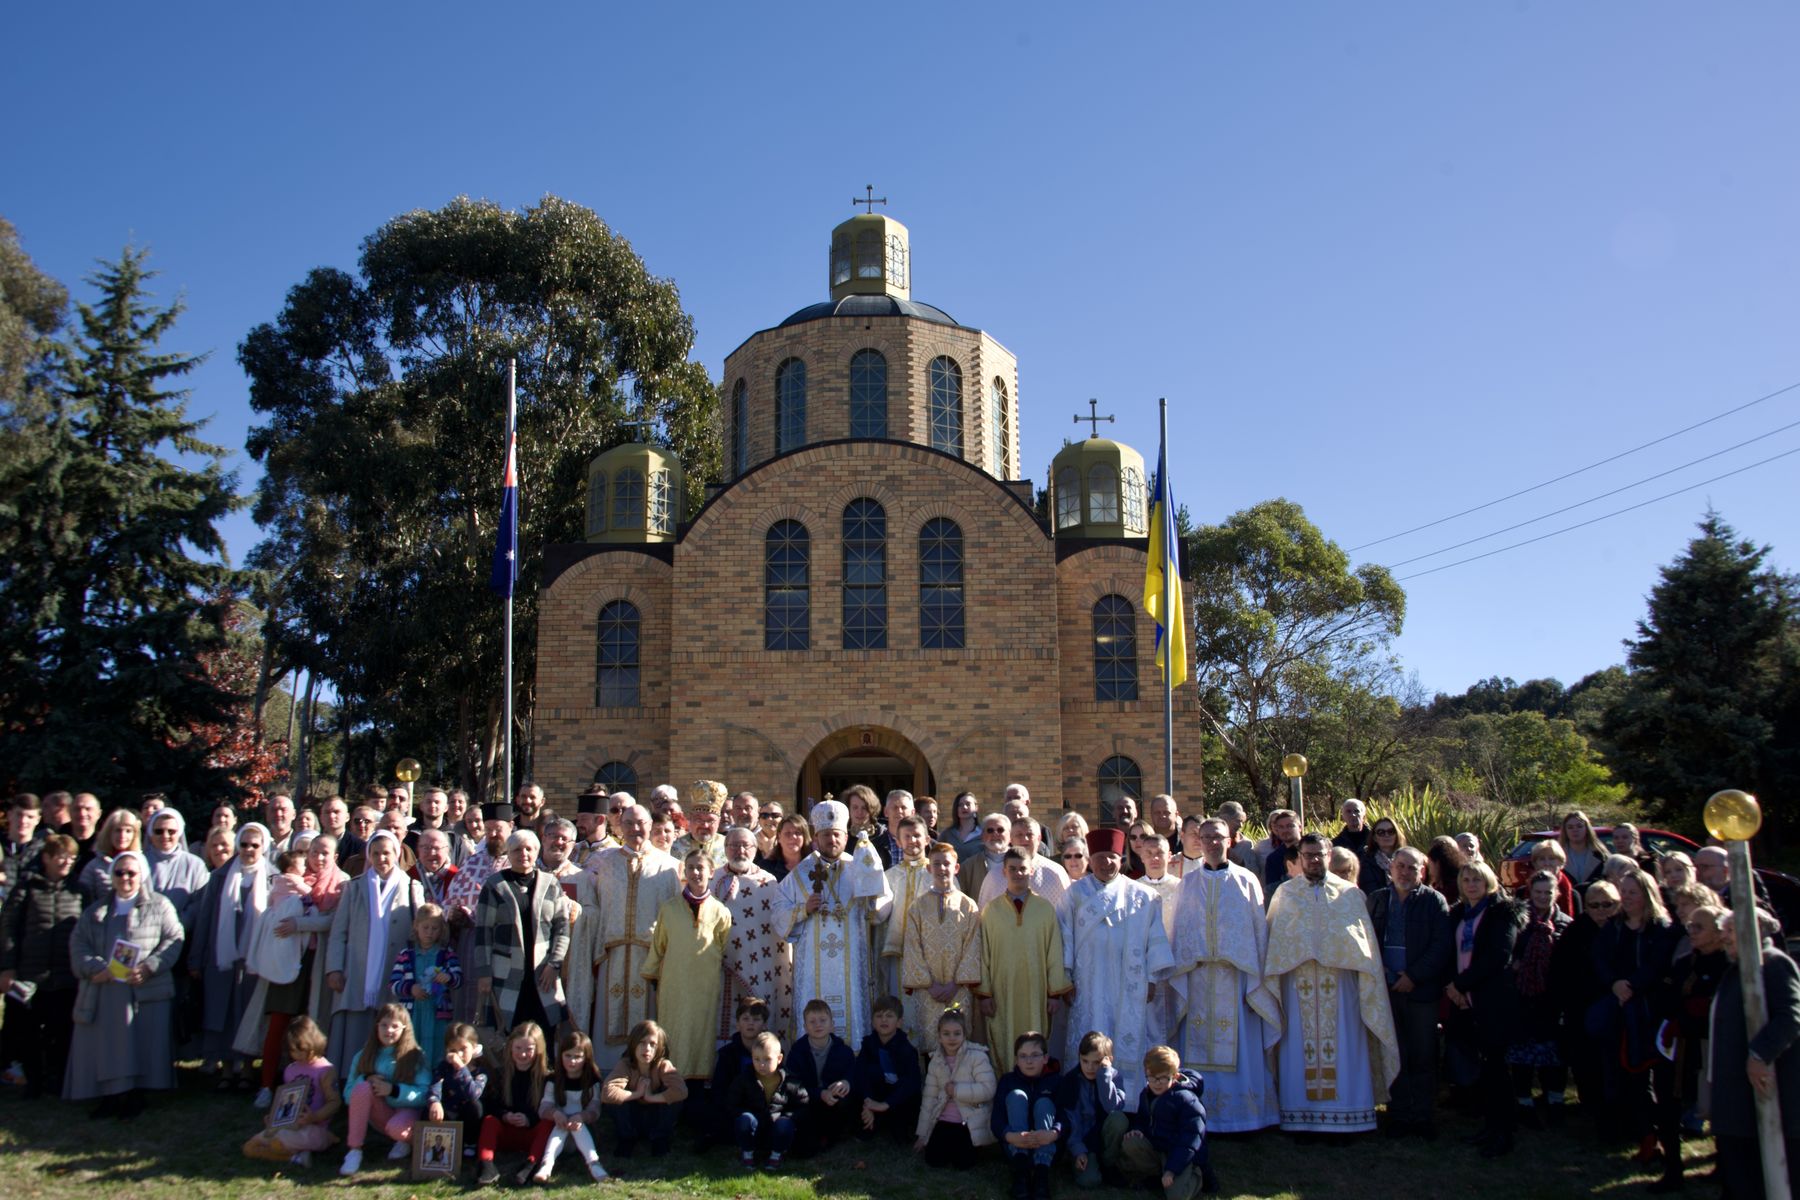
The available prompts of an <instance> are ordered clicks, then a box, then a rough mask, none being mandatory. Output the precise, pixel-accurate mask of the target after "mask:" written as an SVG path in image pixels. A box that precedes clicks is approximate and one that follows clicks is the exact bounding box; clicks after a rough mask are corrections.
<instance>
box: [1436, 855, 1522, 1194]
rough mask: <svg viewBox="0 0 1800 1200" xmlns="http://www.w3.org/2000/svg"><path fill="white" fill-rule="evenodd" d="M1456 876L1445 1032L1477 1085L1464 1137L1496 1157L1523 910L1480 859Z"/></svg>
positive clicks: (1507, 1137)
mask: <svg viewBox="0 0 1800 1200" xmlns="http://www.w3.org/2000/svg"><path fill="white" fill-rule="evenodd" d="M1456 883H1457V890H1458V893H1459V894H1460V895H1461V897H1462V898H1461V899H1460V900H1459V901H1457V903H1456V905H1455V906H1454V907H1453V908H1451V910H1450V928H1451V944H1452V945H1453V946H1454V948H1455V950H1456V974H1455V976H1454V977H1453V978H1452V979H1451V980H1450V982H1449V984H1447V985H1446V986H1445V988H1444V996H1445V998H1446V999H1448V1000H1449V1001H1450V1015H1449V1019H1448V1020H1447V1021H1446V1022H1445V1032H1446V1034H1447V1036H1448V1038H1449V1039H1450V1040H1452V1041H1455V1042H1458V1043H1460V1044H1461V1045H1462V1046H1463V1047H1464V1048H1465V1051H1466V1052H1470V1053H1473V1054H1474V1055H1475V1056H1476V1057H1478V1058H1479V1059H1480V1062H1481V1077H1480V1082H1479V1084H1478V1085H1477V1086H1478V1087H1479V1089H1480V1093H1481V1106H1482V1114H1483V1117H1484V1118H1485V1119H1484V1121H1483V1123H1482V1127H1481V1130H1480V1132H1478V1133H1476V1134H1475V1135H1473V1136H1472V1137H1470V1138H1469V1139H1468V1140H1469V1141H1470V1142H1472V1143H1474V1144H1475V1145H1478V1146H1480V1147H1481V1156H1482V1157H1483V1158H1498V1157H1500V1156H1501V1155H1503V1154H1508V1153H1511V1151H1512V1148H1513V1117H1514V1112H1513V1110H1514V1108H1515V1107H1516V1106H1515V1105H1514V1103H1513V1096H1512V1087H1511V1084H1510V1080H1509V1078H1508V1074H1507V1067H1506V1050H1507V1047H1508V1046H1509V1045H1510V1044H1511V1042H1512V1038H1513V1030H1514V1028H1515V1027H1516V1017H1517V1010H1518V997H1517V995H1516V994H1515V993H1514V991H1513V986H1512V976H1511V973H1510V971H1509V970H1508V967H1509V966H1510V964H1511V963H1512V958H1513V945H1514V943H1515V942H1516V941H1517V939H1518V936H1519V928H1520V926H1521V925H1523V924H1524V918H1525V913H1524V910H1523V909H1521V908H1520V907H1519V906H1518V905H1516V904H1514V903H1513V902H1512V901H1511V900H1510V899H1508V898H1507V896H1506V893H1504V892H1502V891H1501V890H1500V881H1499V880H1498V879H1497V878H1495V876H1494V872H1493V869H1492V868H1491V867H1489V866H1488V865H1487V864H1486V863H1483V862H1471V863H1465V864H1464V865H1463V867H1462V869H1461V870H1460V871H1458V872H1457V876H1456Z"/></svg>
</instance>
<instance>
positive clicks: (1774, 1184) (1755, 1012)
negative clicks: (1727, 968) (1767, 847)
mask: <svg viewBox="0 0 1800 1200" xmlns="http://www.w3.org/2000/svg"><path fill="white" fill-rule="evenodd" d="M1704 816H1705V821H1706V831H1707V832H1708V833H1710V834H1712V835H1713V836H1714V837H1716V838H1718V839H1719V840H1720V841H1721V842H1724V843H1725V853H1726V854H1727V855H1728V856H1729V858H1730V860H1731V911H1732V926H1733V932H1734V934H1735V936H1736V937H1737V960H1738V983H1739V984H1740V985H1742V987H1743V989H1744V1030H1745V1033H1746V1034H1747V1036H1749V1037H1752V1038H1753V1037H1755V1036H1756V1035H1757V1034H1759V1033H1761V1032H1762V1028H1763V1026H1764V1025H1767V1024H1768V1023H1769V1000H1768V996H1767V995H1765V994H1764V992H1763V977H1762V930H1761V929H1760V928H1759V927H1758V923H1757V919H1756V895H1755V890H1754V887H1753V880H1754V877H1753V876H1752V875H1751V874H1750V839H1751V838H1753V837H1755V836H1756V831H1757V830H1759V829H1761V828H1762V807H1761V806H1760V805H1758V804H1757V802H1756V797H1755V796H1752V795H1751V794H1750V793H1749V792H1740V791H1738V790H1737V789H1736V788H1727V789H1726V790H1725V791H1722V792H1714V793H1713V794H1712V796H1711V798H1710V799H1708V800H1707V802H1706V810H1705V814H1704ZM1726 1069H1727V1070H1733V1069H1738V1068H1735V1067H1734V1066H1732V1065H1729V1064H1728V1065H1727V1067H1726ZM1752 1094H1753V1095H1754V1096H1755V1097H1756V1133H1757V1141H1758V1142H1759V1143H1760V1144H1761V1147H1762V1165H1763V1191H1764V1193H1765V1194H1766V1195H1767V1196H1768V1197H1769V1200H1790V1197H1791V1196H1792V1193H1791V1192H1790V1191H1789V1190H1788V1168H1787V1142H1786V1140H1785V1139H1784V1138H1783V1136H1782V1129H1781V1097H1780V1096H1779V1095H1778V1094H1777V1093H1776V1092H1775V1090H1774V1089H1773V1088H1771V1089H1770V1091H1769V1094H1768V1095H1766V1096H1765V1095H1763V1094H1762V1093H1761V1092H1758V1091H1754V1089H1753V1090H1752Z"/></svg>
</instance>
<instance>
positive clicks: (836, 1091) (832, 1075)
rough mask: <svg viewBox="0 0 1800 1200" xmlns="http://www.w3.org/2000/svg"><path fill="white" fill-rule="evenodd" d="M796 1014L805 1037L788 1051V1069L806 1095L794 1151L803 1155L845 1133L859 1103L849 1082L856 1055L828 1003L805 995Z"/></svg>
mask: <svg viewBox="0 0 1800 1200" xmlns="http://www.w3.org/2000/svg"><path fill="white" fill-rule="evenodd" d="M800 1019H801V1023H802V1026H803V1028H805V1030H806V1036H805V1037H802V1038H800V1039H798V1040H797V1041H795V1043H794V1044H793V1046H792V1047H791V1048H790V1049H789V1050H788V1054H787V1065H788V1066H787V1069H788V1074H789V1075H791V1076H792V1077H793V1078H794V1079H795V1081H797V1082H798V1083H799V1084H800V1086H801V1087H803V1088H805V1089H806V1094H807V1096H809V1097H810V1098H811V1102H810V1103H809V1104H808V1105H807V1106H806V1114H805V1115H804V1116H803V1117H801V1118H800V1120H799V1126H800V1130H799V1133H798V1135H797V1136H796V1139H795V1142H794V1153H795V1154H796V1155H798V1156H799V1157H801V1158H805V1157H807V1156H809V1155H813V1154H817V1153H818V1152H819V1151H821V1150H823V1149H824V1148H825V1147H827V1146H830V1145H832V1144H834V1143H836V1142H839V1141H842V1140H843V1139H844V1138H845V1137H847V1136H849V1134H850V1125H851V1122H852V1121H853V1120H855V1114H856V1112H857V1111H858V1110H859V1108H860V1107H861V1106H860V1105H859V1104H858V1103H857V1100H856V1096H855V1091H856V1089H855V1086H854V1084H853V1082H852V1081H853V1079H854V1078H855V1075H856V1055H855V1054H854V1053H852V1052H851V1050H850V1047H849V1046H847V1045H845V1044H844V1039H843V1038H840V1037H839V1036H838V1035H837V1033H836V1029H837V1021H836V1019H835V1018H834V1017H833V1016H832V1013H831V1005H829V1004H827V1003H825V1001H823V1000H808V1001H807V1002H806V1007H805V1008H804V1009H802V1010H801V1012H800Z"/></svg>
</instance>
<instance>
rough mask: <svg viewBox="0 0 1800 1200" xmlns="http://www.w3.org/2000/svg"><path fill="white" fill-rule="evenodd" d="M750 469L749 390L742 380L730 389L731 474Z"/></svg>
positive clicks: (738, 473) (741, 472)
mask: <svg viewBox="0 0 1800 1200" xmlns="http://www.w3.org/2000/svg"><path fill="white" fill-rule="evenodd" d="M749 469H750V389H749V387H748V386H747V385H746V384H745V383H744V381H743V380H741V379H740V380H738V381H737V386H736V387H734V388H732V389H731V473H732V475H734V476H737V475H742V474H743V473H744V472H745V471H748V470H749Z"/></svg>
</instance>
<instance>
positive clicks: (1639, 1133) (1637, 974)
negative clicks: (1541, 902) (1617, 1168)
mask: <svg viewBox="0 0 1800 1200" xmlns="http://www.w3.org/2000/svg"><path fill="white" fill-rule="evenodd" d="M1615 886H1617V888H1618V889H1619V915H1618V917H1616V918H1615V919H1614V920H1612V921H1609V922H1608V923H1607V926H1606V929H1605V930H1604V931H1602V933H1601V935H1600V937H1599V939H1598V941H1596V942H1595V945H1594V955H1595V961H1594V966H1595V970H1596V971H1597V973H1598V976H1599V982H1600V983H1602V984H1604V985H1605V986H1606V989H1607V996H1606V998H1605V999H1604V1000H1602V1001H1601V1002H1599V1003H1598V1004H1596V1005H1595V1006H1594V1007H1593V1008H1591V1009H1589V1012H1588V1022H1587V1031H1588V1033H1589V1034H1591V1035H1593V1036H1594V1038H1595V1040H1596V1041H1597V1042H1598V1043H1599V1045H1600V1051H1601V1055H1600V1060H1601V1063H1602V1065H1603V1067H1604V1072H1605V1075H1604V1078H1605V1087H1606V1101H1607V1104H1608V1106H1609V1107H1610V1108H1611V1109H1612V1110H1614V1111H1615V1112H1616V1113H1617V1114H1618V1116H1619V1118H1620V1119H1621V1120H1622V1121H1623V1122H1624V1125H1625V1129H1624V1132H1626V1133H1628V1134H1629V1135H1630V1136H1631V1137H1632V1138H1633V1139H1634V1140H1635V1141H1637V1143H1638V1155H1637V1159H1638V1161H1639V1162H1640V1163H1644V1164H1649V1163H1652V1162H1655V1161H1656V1158H1657V1143H1658V1142H1659V1141H1660V1142H1661V1143H1662V1158H1663V1173H1664V1177H1665V1178H1675V1179H1678V1178H1680V1175H1681V1125H1680V1122H1679V1121H1678V1120H1677V1121H1675V1122H1668V1121H1659V1120H1658V1119H1657V1105H1656V1097H1657V1096H1661V1095H1667V1094H1668V1093H1669V1092H1670V1090H1671V1089H1673V1088H1674V1087H1675V1070H1674V1064H1673V1063H1671V1062H1670V1061H1669V1060H1668V1059H1666V1058H1664V1057H1663V1056H1662V1054H1661V1053H1660V1052H1659V1051H1658V1050H1657V1049H1656V1044H1655V1043H1656V1027H1657V1025H1658V1024H1659V1021H1658V1019H1657V1016H1656V1009H1655V1007H1654V1005H1653V1000H1660V999H1661V997H1662V996H1663V994H1664V990H1665V989H1666V988H1667V987H1668V980H1669V974H1670V964H1671V962H1672V960H1673V959H1674V957H1675V944H1676V943H1677V942H1678V941H1680V940H1681V931H1680V930H1679V929H1677V928H1676V927H1675V924H1674V922H1672V921H1670V920H1669V916H1668V914H1667V913H1666V912H1664V911H1663V906H1662V894H1661V893H1660V892H1659V891H1658V890H1657V887H1656V883H1655V881H1654V880H1652V879H1651V878H1650V876H1649V875H1647V874H1645V873H1644V872H1643V871H1642V870H1641V869H1639V868H1635V867H1634V868H1632V869H1630V870H1628V871H1626V872H1625V873H1624V874H1623V875H1621V876H1620V877H1619V880H1618V882H1617V884H1616V885H1615ZM1627 1064H1629V1066H1627ZM1665 1108H1672V1106H1665ZM1677 1115H1679V1114H1677Z"/></svg>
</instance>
